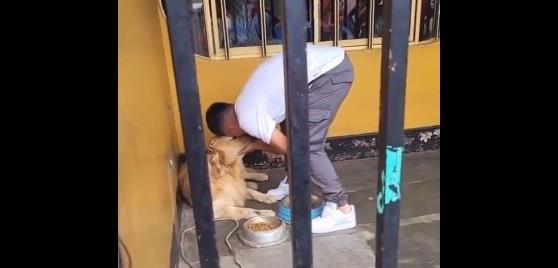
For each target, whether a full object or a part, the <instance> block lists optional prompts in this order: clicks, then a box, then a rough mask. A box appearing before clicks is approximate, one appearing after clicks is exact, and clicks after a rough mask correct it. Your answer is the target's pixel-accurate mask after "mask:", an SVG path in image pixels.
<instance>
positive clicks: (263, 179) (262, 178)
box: [258, 173, 269, 181]
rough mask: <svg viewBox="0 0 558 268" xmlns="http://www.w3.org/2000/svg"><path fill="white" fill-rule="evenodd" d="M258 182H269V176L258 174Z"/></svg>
mask: <svg viewBox="0 0 558 268" xmlns="http://www.w3.org/2000/svg"><path fill="white" fill-rule="evenodd" d="M258 180H259V181H268V180H269V175H267V174H265V173H258Z"/></svg>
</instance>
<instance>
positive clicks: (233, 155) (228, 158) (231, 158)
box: [218, 147, 238, 166]
mask: <svg viewBox="0 0 558 268" xmlns="http://www.w3.org/2000/svg"><path fill="white" fill-rule="evenodd" d="M218 151H219V155H220V156H221V160H222V164H223V165H227V166H230V165H232V164H234V162H235V161H236V160H237V159H238V152H236V151H235V150H234V147H225V148H220V150H218Z"/></svg>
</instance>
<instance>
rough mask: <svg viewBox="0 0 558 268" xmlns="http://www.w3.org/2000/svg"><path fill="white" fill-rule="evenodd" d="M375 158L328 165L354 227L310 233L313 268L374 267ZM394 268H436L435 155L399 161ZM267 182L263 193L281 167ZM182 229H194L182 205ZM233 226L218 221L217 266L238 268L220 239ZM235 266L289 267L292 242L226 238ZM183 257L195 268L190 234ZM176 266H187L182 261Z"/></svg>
mask: <svg viewBox="0 0 558 268" xmlns="http://www.w3.org/2000/svg"><path fill="white" fill-rule="evenodd" d="M377 161H378V158H370V159H361V160H349V161H341V162H335V163H333V165H334V166H335V169H336V170H337V172H338V174H339V176H340V177H341V179H342V181H343V183H344V185H345V188H346V189H347V191H348V192H349V201H350V202H351V203H352V204H354V205H355V207H356V212H357V224H358V225H357V227H356V228H353V229H350V230H344V231H339V232H334V233H330V234H321V235H313V254H314V267H317V268H320V267H373V266H374V250H375V218H376V210H375V209H376V200H375V196H376V179H377V175H376V174H377V166H378V165H377ZM403 165H404V171H403V181H402V182H403V187H402V203H401V220H400V226H401V227H400V233H399V267H401V268H407V267H408V268H411V267H417V268H418V267H421V268H422V267H425V268H426V267H431V268H435V267H440V152H439V151H434V152H422V153H411V154H406V155H405V158H404V164H403ZM267 173H268V174H269V176H270V180H269V181H268V182H261V183H259V184H258V190H259V191H261V192H266V191H267V190H268V189H269V188H272V187H275V186H276V185H277V184H278V183H279V181H280V180H281V179H282V178H283V177H284V176H285V171H284V170H283V169H276V170H269V171H267ZM247 207H253V208H268V209H274V210H275V205H266V204H260V203H257V202H252V201H248V202H247ZM182 215H183V218H182V221H183V222H182V230H185V229H186V228H188V227H190V226H193V218H192V209H191V208H190V207H188V206H185V208H184V211H183V214H182ZM233 227H234V223H232V222H217V223H216V232H217V240H218V241H217V243H218V249H219V253H220V255H221V258H220V262H221V267H225V268H227V267H238V266H236V265H235V263H234V259H233V255H232V254H231V253H230V252H229V251H228V249H227V247H226V245H225V242H224V237H225V235H226V234H227V233H228V232H229V231H230V230H231V229H232V228H233ZM230 240H231V241H230V242H231V245H232V247H233V249H234V250H236V251H237V252H238V254H239V259H240V262H241V263H242V264H243V267H246V268H251V267H254V268H256V267H257V268H260V267H266V268H283V267H285V268H287V267H292V266H291V256H292V255H291V243H290V240H288V241H287V242H285V243H283V244H281V245H278V246H274V247H269V248H259V249H256V248H249V247H247V246H244V245H243V244H241V243H240V241H239V240H238V238H237V236H236V235H233V237H231V239H230ZM182 250H183V252H184V254H185V255H186V258H187V259H188V260H189V261H190V262H191V263H192V264H194V266H195V267H199V263H198V261H197V259H198V253H197V245H196V241H195V234H194V233H193V232H191V233H188V234H187V235H186V236H185V241H183V243H182ZM179 267H180V268H186V267H188V266H187V265H186V264H185V263H184V262H183V261H182V260H181V262H180V265H179Z"/></svg>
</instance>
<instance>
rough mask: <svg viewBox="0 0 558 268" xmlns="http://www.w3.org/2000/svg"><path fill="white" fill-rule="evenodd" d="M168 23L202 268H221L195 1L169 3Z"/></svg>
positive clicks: (169, 1)
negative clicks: (196, 51) (198, 69)
mask: <svg viewBox="0 0 558 268" xmlns="http://www.w3.org/2000/svg"><path fill="white" fill-rule="evenodd" d="M166 7H167V22H168V25H169V36H170V41H171V42H170V44H171V51H172V61H173V66H174V77H175V81H176V90H177V94H178V104H179V108H180V121H181V123H182V130H183V139H184V145H185V147H186V155H187V157H186V161H187V164H188V179H189V182H190V191H191V194H192V207H193V208H194V220H195V224H196V234H197V236H196V237H197V240H198V252H199V258H200V263H201V267H219V255H218V253H217V246H216V244H215V225H214V223H213V205H212V203H211V192H210V188H209V177H208V175H207V160H206V154H205V142H204V138H203V128H202V123H201V111H200V109H201V108H200V96H199V92H198V82H197V79H196V64H195V60H194V42H193V32H192V21H191V19H192V17H191V16H192V0H167V1H166Z"/></svg>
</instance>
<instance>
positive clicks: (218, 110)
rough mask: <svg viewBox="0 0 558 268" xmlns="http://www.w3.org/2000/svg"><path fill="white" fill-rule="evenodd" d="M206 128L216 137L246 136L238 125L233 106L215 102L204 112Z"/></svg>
mask: <svg viewBox="0 0 558 268" xmlns="http://www.w3.org/2000/svg"><path fill="white" fill-rule="evenodd" d="M205 121H206V123H207V127H208V128H209V130H210V131H211V132H213V134H215V135H218V136H229V137H238V136H242V135H244V134H246V132H244V130H242V129H241V128H240V126H239V124H238V119H237V118H236V113H235V111H234V105H233V104H231V103H224V102H215V103H213V104H211V105H210V106H209V108H207V111H206V112H205Z"/></svg>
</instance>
